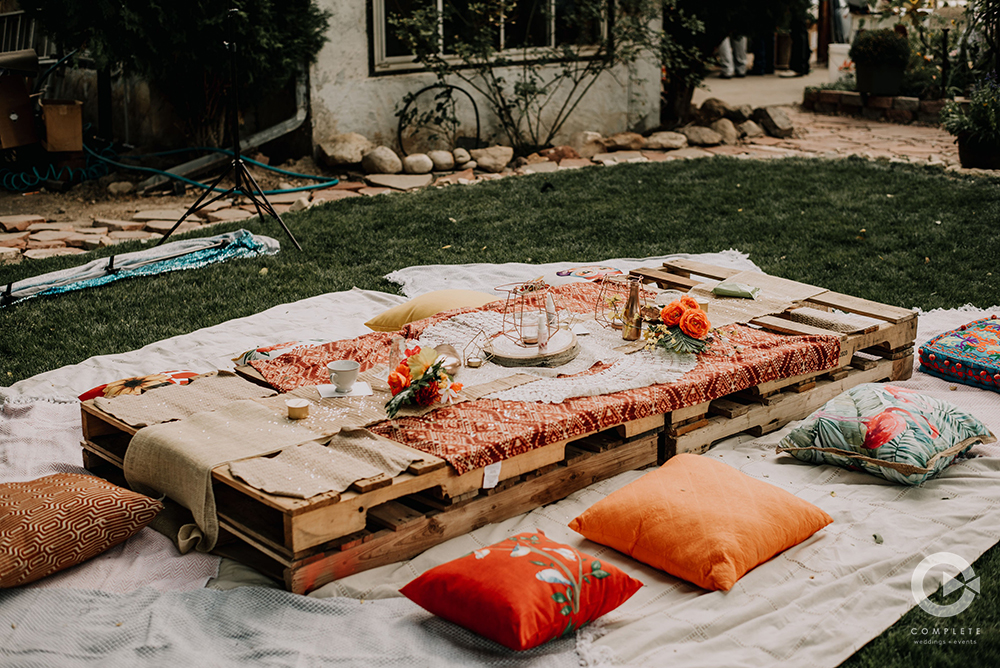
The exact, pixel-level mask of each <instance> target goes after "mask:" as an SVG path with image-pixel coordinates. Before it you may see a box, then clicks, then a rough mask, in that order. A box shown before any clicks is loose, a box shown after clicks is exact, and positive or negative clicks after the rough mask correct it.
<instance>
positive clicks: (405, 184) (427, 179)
mask: <svg viewBox="0 0 1000 668" xmlns="http://www.w3.org/2000/svg"><path fill="white" fill-rule="evenodd" d="M432 181H434V177H433V176H431V175H430V174H373V175H371V176H369V177H368V183H369V184H371V185H372V186H374V187H375V188H392V189H393V190H413V189H415V188H423V187H424V186H429V185H430V184H431V182H432ZM358 192H361V193H362V194H366V193H364V190H360V191H358Z"/></svg>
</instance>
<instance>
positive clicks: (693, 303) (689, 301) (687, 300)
mask: <svg viewBox="0 0 1000 668" xmlns="http://www.w3.org/2000/svg"><path fill="white" fill-rule="evenodd" d="M681 306H683V307H684V308H690V309H695V310H700V307H699V306H698V300H697V299H695V298H694V297H692V296H691V295H684V296H683V297H681Z"/></svg>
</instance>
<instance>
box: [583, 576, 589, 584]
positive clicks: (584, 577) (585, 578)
mask: <svg viewBox="0 0 1000 668" xmlns="http://www.w3.org/2000/svg"><path fill="white" fill-rule="evenodd" d="M583 581H584V582H586V583H587V584H590V576H589V575H584V576H583Z"/></svg>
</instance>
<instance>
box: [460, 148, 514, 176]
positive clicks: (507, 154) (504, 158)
mask: <svg viewBox="0 0 1000 668" xmlns="http://www.w3.org/2000/svg"><path fill="white" fill-rule="evenodd" d="M469 154H470V155H471V156H472V159H473V160H475V161H476V164H477V165H478V166H479V169H481V170H483V171H486V172H491V173H493V174H499V173H500V172H502V171H503V170H504V167H506V166H507V163H509V162H510V161H511V159H512V158H513V157H514V149H512V148H511V147H510V146H491V147H489V148H476V149H473V150H471V151H469Z"/></svg>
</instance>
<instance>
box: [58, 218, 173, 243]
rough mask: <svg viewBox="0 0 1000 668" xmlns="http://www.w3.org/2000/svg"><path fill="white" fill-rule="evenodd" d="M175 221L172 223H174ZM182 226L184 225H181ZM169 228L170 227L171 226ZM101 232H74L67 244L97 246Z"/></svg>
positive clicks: (68, 238) (67, 239)
mask: <svg viewBox="0 0 1000 668" xmlns="http://www.w3.org/2000/svg"><path fill="white" fill-rule="evenodd" d="M172 224H173V223H171V225H172ZM181 227H184V226H183V225H181ZM167 229H170V228H169V227H168V228H167ZM102 236H103V235H101V234H80V233H76V234H72V235H70V236H69V237H67V238H66V245H67V246H72V247H73V248H88V249H90V248H97V247H98V246H100V245H101V237H102Z"/></svg>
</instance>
